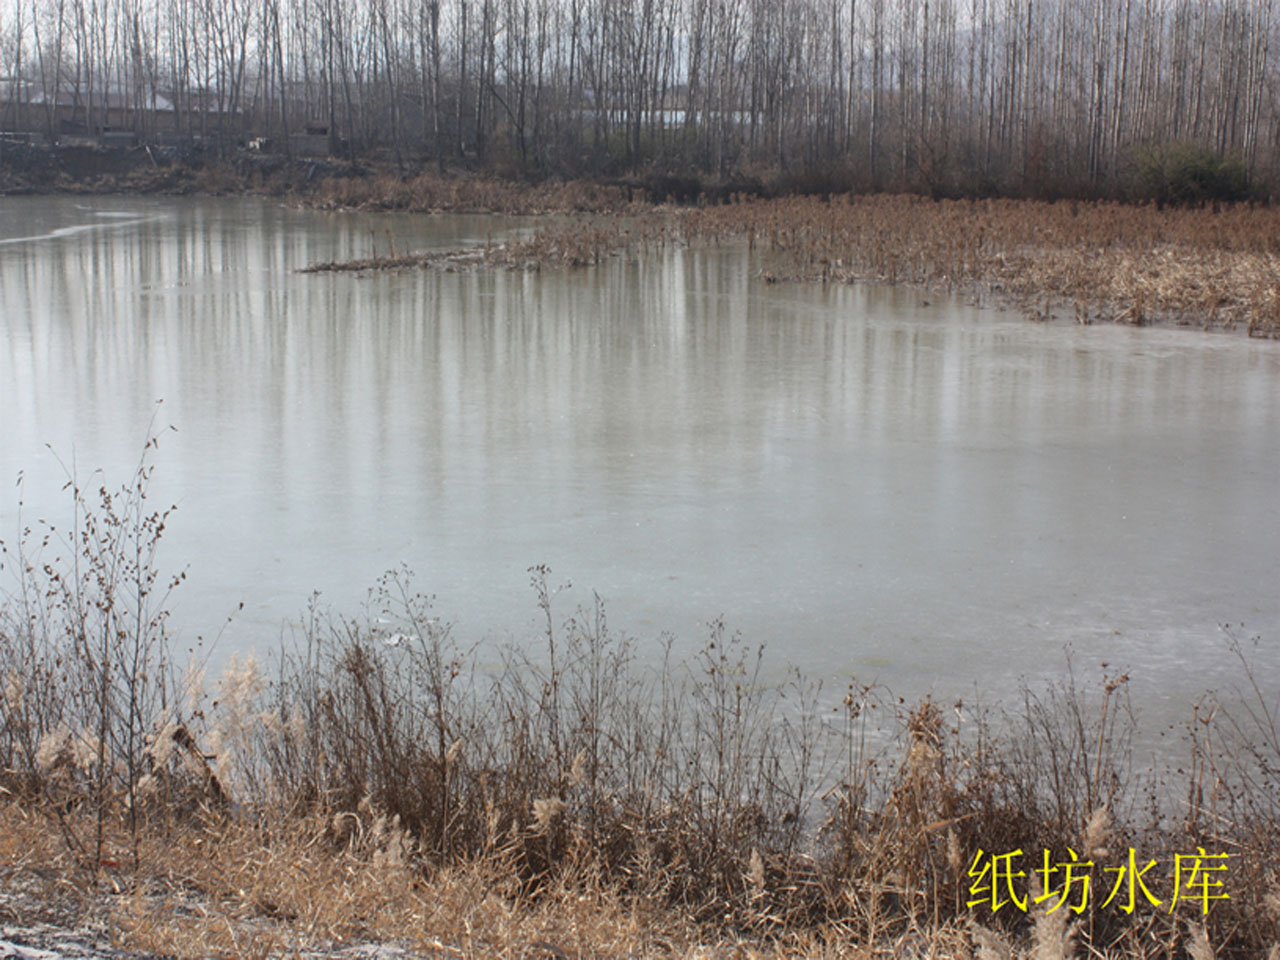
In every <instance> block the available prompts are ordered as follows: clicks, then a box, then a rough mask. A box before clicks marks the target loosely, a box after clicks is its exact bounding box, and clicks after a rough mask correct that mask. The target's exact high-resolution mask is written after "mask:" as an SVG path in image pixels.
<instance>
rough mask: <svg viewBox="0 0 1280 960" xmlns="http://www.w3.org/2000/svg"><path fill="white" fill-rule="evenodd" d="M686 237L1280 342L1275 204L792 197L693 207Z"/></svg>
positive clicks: (873, 276) (800, 276) (1098, 313)
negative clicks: (734, 240) (734, 241)
mask: <svg viewBox="0 0 1280 960" xmlns="http://www.w3.org/2000/svg"><path fill="white" fill-rule="evenodd" d="M683 232H684V235H685V237H686V238H688V239H689V240H691V241H698V240H704V239H710V240H712V241H719V240H722V239H725V238H731V237H745V238H746V239H747V240H748V242H749V243H751V244H752V245H753V246H756V247H758V248H760V249H761V250H762V251H763V266H762V275H763V276H764V278H765V279H767V280H773V281H780V280H785V281H813V280H817V281H824V282H851V281H876V282H888V283H900V282H908V283H919V284H927V285H931V286H941V287H948V288H961V289H973V288H977V289H982V290H987V291H992V292H995V293H997V294H1003V295H1005V296H1007V297H1008V298H1010V299H1011V300H1013V301H1014V302H1016V303H1017V304H1019V305H1021V306H1022V307H1024V308H1025V309H1026V310H1027V312H1028V313H1029V314H1030V315H1032V316H1034V317H1036V318H1039V319H1048V318H1049V317H1050V316H1052V315H1053V314H1054V312H1055V311H1057V312H1059V313H1062V314H1065V315H1066V316H1069V317H1072V318H1074V319H1075V320H1076V321H1078V322H1081V323H1091V322H1094V321H1098V320H1102V321H1119V322H1126V323H1133V324H1146V323H1152V322H1159V321H1172V322H1177V323H1182V324H1192V325H1197V326H1202V327H1206V328H1210V327H1225V328H1234V327H1242V328H1245V329H1247V330H1248V332H1249V334H1250V335H1252V336H1261V337H1274V336H1277V335H1280V211H1277V210H1274V209H1272V208H1269V207H1268V208H1261V207H1256V206H1252V205H1248V204H1237V205H1233V206H1222V205H1213V206H1206V207H1203V208H1199V209H1193V208H1164V209H1161V208H1158V207H1156V206H1132V205H1122V204H1116V203H1081V202H1059V203H1044V202H1039V201H1031V200H940V201H933V200H929V199H926V198H921V197H915V196H872V197H841V198H836V199H834V200H831V201H829V202H827V201H822V200H818V199H816V198H805V197H794V198H787V199H780V200H748V201H745V202H739V203H734V204H729V205H725V206H721V207H708V208H704V209H700V210H697V211H691V212H689V213H688V214H687V215H686V216H685V217H684V219H683Z"/></svg>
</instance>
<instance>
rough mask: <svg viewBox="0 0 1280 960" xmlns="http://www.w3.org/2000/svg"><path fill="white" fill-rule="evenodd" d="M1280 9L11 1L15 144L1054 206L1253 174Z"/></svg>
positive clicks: (6, 101)
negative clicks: (824, 182)
mask: <svg viewBox="0 0 1280 960" xmlns="http://www.w3.org/2000/svg"><path fill="white" fill-rule="evenodd" d="M1276 2H1277V0H0V78H3V81H0V98H2V99H0V128H6V127H7V128H9V129H14V128H15V127H17V126H21V125H23V124H25V125H26V126H28V127H31V126H37V127H38V126H41V125H43V126H44V127H45V128H46V133H47V134H48V135H50V136H53V137H55V138H56V137H57V136H58V135H59V134H60V133H66V132H67V131H69V130H72V129H78V128H83V129H84V130H85V131H93V130H101V129H103V128H105V127H108V126H110V127H113V128H120V127H124V128H126V129H132V130H135V131H137V132H138V133H140V134H142V135H143V136H151V135H154V136H157V137H159V136H161V135H168V136H172V137H177V138H184V137H185V138H188V139H189V140H191V141H196V140H199V141H201V142H205V143H212V144H215V145H222V146H224V147H225V146H227V145H229V144H231V145H233V144H236V143H243V142H244V141H245V139H246V138H248V137H263V138H266V139H267V140H268V141H269V142H270V143H272V144H275V145H277V146H279V148H280V149H286V150H287V149H289V144H290V143H292V142H294V141H296V139H297V136H298V135H300V134H304V133H306V132H308V131H310V133H311V134H312V135H313V136H315V135H322V136H327V137H329V138H330V141H331V143H332V146H333V148H334V149H335V150H337V151H340V152H341V151H347V152H350V153H351V154H352V155H359V154H363V153H365V152H367V151H370V150H379V151H383V152H385V153H387V154H390V155H394V156H395V157H396V158H397V159H399V160H400V161H402V162H410V161H415V162H421V161H422V160H430V161H438V162H441V163H450V164H452V163H468V164H478V165H482V166H489V167H493V168H497V169H499V170H502V171H504V172H510V173H524V174H544V175H545V174H563V175H580V174H596V175H600V174H605V175H622V174H627V173H629V172H632V171H636V170H654V169H658V170H668V171H670V170H682V171H691V172H697V173H700V174H703V175H711V176H713V177H720V178H724V177H730V176H734V175H743V174H744V173H746V174H750V173H751V172H753V171H754V172H756V173H767V174H769V175H774V176H776V175H778V174H780V173H784V174H790V175H793V176H796V177H800V178H803V177H805V176H808V177H818V178H822V177H825V178H827V179H832V180H838V179H840V178H844V179H845V180H847V181H848V183H849V185H851V186H862V187H871V186H877V187H894V186H907V187H914V188H929V189H935V190H951V189H973V188H981V187H986V188H989V189H998V190H1005V191H1017V190H1033V191H1035V190H1039V191H1060V192H1069V191H1095V192H1105V191H1108V190H1114V189H1116V187H1117V186H1118V185H1120V184H1122V183H1123V182H1124V181H1125V179H1126V178H1127V177H1130V176H1132V174H1133V172H1134V169H1135V163H1141V162H1144V161H1142V160H1141V158H1142V157H1146V158H1147V160H1146V161H1145V162H1146V163H1147V165H1148V166H1150V165H1151V160H1150V157H1151V156H1153V155H1158V154H1159V150H1161V149H1166V145H1169V144H1183V145H1194V149H1195V150H1198V151H1200V153H1201V154H1204V153H1205V152H1208V153H1209V154H1211V155H1212V156H1215V157H1218V158H1228V157H1229V158H1231V159H1230V161H1229V162H1231V163H1234V164H1236V165H1237V166H1238V167H1239V168H1241V169H1242V170H1245V171H1247V172H1248V173H1250V174H1252V175H1253V177H1254V179H1255V180H1258V179H1266V178H1269V177H1271V175H1272V174H1273V172H1274V168H1275V165H1276V163H1277V156H1278V155H1280V150H1277V146H1278V145H1280V103H1278V102H1277V97H1278V96H1280V89H1278V83H1277V81H1278V79H1280V78H1278V77H1277V71H1276V66H1275V63H1276V53H1277V50H1278V47H1277V43H1276V42H1275V41H1276V40H1277V28H1278V24H1277V17H1276V11H1275V6H1276ZM68 112H70V116H71V118H72V119H71V120H70V121H68V119H67V118H68ZM1153 149H1154V150H1155V151H1156V154H1152V152H1151V151H1152V150H1153Z"/></svg>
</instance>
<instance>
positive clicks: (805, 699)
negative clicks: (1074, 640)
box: [0, 462, 1280, 960]
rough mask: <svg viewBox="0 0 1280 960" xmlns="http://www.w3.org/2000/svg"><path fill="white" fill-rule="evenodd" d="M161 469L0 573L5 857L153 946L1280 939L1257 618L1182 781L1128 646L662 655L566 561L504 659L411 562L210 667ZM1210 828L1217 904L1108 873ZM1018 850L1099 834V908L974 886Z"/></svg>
mask: <svg viewBox="0 0 1280 960" xmlns="http://www.w3.org/2000/svg"><path fill="white" fill-rule="evenodd" d="M146 478H147V468H146V466H145V462H144V464H143V466H142V467H140V469H139V476H138V477H137V478H135V480H134V481H133V482H131V483H130V484H129V485H127V486H126V487H124V488H123V489H122V490H121V491H119V492H118V493H117V494H109V493H107V492H105V491H104V492H101V493H100V494H99V495H98V497H97V499H96V501H90V500H86V499H85V498H84V497H83V495H82V494H80V493H79V490H78V488H76V487H74V485H73V496H74V497H75V499H76V503H77V504H78V512H77V521H76V527H75V528H74V529H73V530H71V531H68V532H67V534H66V535H65V536H64V535H63V534H62V533H61V532H59V531H44V530H40V529H38V528H37V529H33V530H32V531H31V532H30V533H28V534H26V535H24V536H23V537H22V538H21V539H20V541H19V542H18V543H17V544H14V545H13V546H11V547H6V549H5V553H4V555H3V558H4V563H5V566H6V570H7V571H11V572H12V573H13V574H14V576H15V577H16V582H17V584H18V589H17V591H16V592H15V593H14V594H12V595H11V596H10V597H9V599H8V601H7V602H6V603H5V604H4V605H3V606H0V676H2V677H4V678H5V682H4V690H3V696H2V697H0V771H2V773H0V788H3V790H4V793H5V797H6V801H5V804H4V805H3V806H2V807H0V864H3V867H4V868H5V869H6V870H7V872H8V873H9V874H10V875H13V874H14V873H15V872H24V871H25V872H27V873H33V872H34V871H35V869H36V868H37V867H38V869H39V870H40V871H41V874H40V875H42V876H45V877H46V878H52V879H51V880H50V882H51V883H53V884H55V885H56V886H58V887H59V888H60V889H64V890H68V891H85V890H94V889H96V890H97V891H99V892H100V893H101V892H103V891H105V892H106V894H108V895H109V898H111V899H110V904H111V906H110V909H111V911H112V913H111V918H110V925H111V928H112V929H114V930H117V931H119V934H118V935H119V936H120V938H121V939H122V941H123V942H125V943H128V944H129V945H132V946H135V947H139V948H144V949H150V950H159V951H163V952H165V953H170V954H173V955H175V956H179V957H185V956H196V955H199V956H207V955H208V954H209V953H210V952H214V953H216V954H218V955H222V956H267V955H279V954H281V953H287V952H290V951H293V950H296V949H300V948H301V947H302V946H305V945H311V944H325V943H350V942H353V941H359V940H364V939H388V938H390V939H399V940H405V941H407V942H410V943H412V944H415V945H417V946H418V947H419V948H421V949H424V950H429V951H432V950H434V951H435V952H436V953H437V954H445V955H450V956H452V955H458V956H465V957H479V956H513V957H514V956H528V955H531V954H536V953H537V952H538V951H542V952H544V953H546V954H547V955H556V956H565V957H578V956H596V957H614V956H618V957H621V956H628V955H644V956H672V957H678V956H699V955H708V954H707V953H706V950H707V949H708V946H709V945H712V946H714V947H715V948H716V949H717V950H722V951H724V950H727V951H729V954H728V955H741V956H762V957H769V956H796V955H803V956H828V957H833V958H834V957H855V956H856V957H867V958H871V957H898V956H935V957H957V958H959V957H970V956H972V955H973V951H974V950H976V951H977V955H979V956H1001V955H1010V956H1012V955H1027V954H1029V955H1032V956H1034V957H1036V958H1037V960H1043V958H1046V957H1054V958H1059V957H1061V958H1066V957H1068V956H1072V955H1074V954H1079V955H1084V956H1090V955H1106V956H1117V957H1119V956H1125V957H1145V956H1151V955H1153V952H1152V945H1153V944H1162V945H1164V947H1163V948H1162V949H1164V950H1165V952H1167V951H1168V950H1171V949H1173V948H1174V947H1175V946H1176V945H1182V946H1184V947H1185V948H1187V949H1194V950H1203V949H1204V948H1205V947H1204V945H1205V944H1208V943H1212V944H1214V945H1215V947H1216V950H1217V953H1216V955H1217V956H1220V957H1238V958H1245V957H1250V958H1252V957H1256V956H1264V955H1266V954H1267V952H1268V951H1269V950H1271V949H1272V947H1273V946H1274V945H1275V944H1277V943H1280V909H1277V907H1276V905H1277V903H1280V871H1278V868H1277V863H1280V791H1277V790H1276V789H1275V778H1276V776H1277V774H1278V772H1280V739H1278V738H1277V730H1280V699H1277V697H1276V694H1275V691H1274V690H1271V689H1268V688H1265V687H1263V686H1261V685H1258V684H1256V683H1254V679H1253V678H1256V677H1258V676H1261V675H1262V674H1261V672H1260V671H1257V670H1254V669H1253V668H1252V665H1253V658H1254V657H1255V656H1256V649H1255V647H1256V644H1251V643H1250V642H1248V641H1244V640H1240V639H1237V638H1235V637H1234V636H1232V635H1228V649H1229V651H1230V652H1231V653H1232V654H1233V655H1235V656H1236V657H1237V658H1238V659H1239V662H1240V665H1241V677H1242V678H1243V679H1242V687H1241V691H1240V692H1236V693H1235V694H1234V695H1232V696H1224V697H1223V698H1222V699H1221V700H1213V699H1210V698H1207V697H1206V699H1205V700H1204V701H1203V702H1201V703H1200V704H1196V705H1193V706H1192V707H1191V710H1190V715H1189V720H1188V728H1189V730H1188V737H1187V740H1186V745H1187V747H1188V750H1189V752H1190V755H1189V758H1188V759H1187V760H1185V761H1183V762H1180V763H1178V764H1177V765H1173V766H1170V767H1168V768H1161V769H1160V770H1159V771H1158V773H1159V776H1158V777H1157V778H1154V779H1152V778H1141V777H1139V776H1137V775H1136V774H1135V772H1134V769H1133V768H1132V766H1131V762H1130V750H1129V747H1128V744H1129V743H1130V740H1131V737H1132V734H1133V718H1132V715H1131V713H1130V712H1129V711H1128V710H1127V707H1126V703H1127V702H1126V699H1125V696H1126V690H1127V676H1119V677H1114V676H1105V675H1104V676H1103V677H1101V678H1100V680H1098V681H1096V682H1092V683H1086V682H1083V681H1077V680H1076V679H1075V675H1074V672H1073V671H1071V670H1070V669H1069V670H1068V671H1067V673H1066V675H1065V677H1064V679H1063V680H1062V681H1061V683H1060V684H1058V685H1057V686H1055V687H1053V688H1050V689H1045V690H1025V691H1024V692H1023V696H1022V699H1021V703H1020V704H1019V705H1018V706H1017V707H1012V706H1011V707H1010V712H1009V713H1008V714H1001V713H993V712H985V713H984V712H977V713H975V712H973V711H972V710H966V709H965V708H963V707H961V706H960V705H957V707H956V708H955V709H954V710H947V711H944V710H942V709H941V708H940V707H939V706H938V705H936V704H934V703H932V702H931V701H929V700H925V701H924V702H922V703H920V704H918V705H916V706H915V707H914V708H912V709H909V710H908V709H906V708H905V706H904V705H900V704H898V703H896V702H895V701H893V700H892V699H890V698H887V697H884V696H882V691H878V690H876V689H874V688H868V687H863V686H859V685H856V684H851V685H850V687H849V688H848V689H847V690H846V691H845V692H844V695H843V696H839V697H831V696H829V695H827V694H825V693H824V692H823V691H822V690H821V688H820V687H818V686H817V685H816V684H813V683H810V682H808V681H806V680H805V679H804V678H803V677H799V676H792V677H791V678H790V679H789V680H788V681H787V682H786V683H784V684H781V685H777V686H773V685H769V684H765V683H763V682H761V676H762V663H763V653H762V651H760V650H757V649H753V648H751V647H750V646H748V645H747V644H746V643H745V642H744V641H743V640H742V638H740V637H738V636H735V635H733V634H731V633H729V632H728V631H727V630H725V629H724V627H723V626H722V625H719V624H716V625H713V626H712V627H711V629H710V631H709V633H708V635H707V637H706V639H705V642H704V644H703V646H702V648H701V650H700V651H699V652H698V653H697V654H696V655H694V656H693V657H692V658H690V659H689V660H688V661H685V662H675V661H673V660H671V659H670V658H669V657H668V658H667V659H664V660H662V661H660V662H654V660H653V658H652V656H647V657H646V658H645V660H644V661H643V662H640V661H637V659H636V658H635V657H634V655H633V649H632V646H631V644H630V643H629V642H628V641H627V640H626V638H624V637H622V636H620V635H618V634H617V633H616V632H615V631H613V630H612V629H611V628H610V627H609V625H608V623H607V621H606V619H605V615H604V610H603V608H601V607H599V606H597V607H596V608H594V609H590V610H586V611H577V612H575V613H574V614H573V615H572V616H570V617H568V618H564V619H562V618H561V616H560V615H559V613H558V612H557V611H555V610H554V609H553V601H554V597H555V594H556V590H555V589H554V587H553V585H552V583H551V581H550V579H549V571H548V570H546V569H544V568H535V569H533V570H531V571H530V574H531V585H532V587H533V590H534V594H535V597H536V602H537V606H538V609H539V611H540V613H541V616H542V622H543V624H544V628H543V633H542V636H541V638H540V641H539V643H538V644H535V645H534V646H533V647H528V646H513V647H509V648H505V649H503V650H502V651H500V653H501V657H502V664H501V667H500V668H498V669H496V670H495V669H486V670H484V671H477V670H473V669H472V666H471V663H472V657H471V656H470V650H469V648H468V647H467V646H465V645H463V644H461V643H459V642H458V640H457V639H456V638H455V637H453V635H452V632H451V630H450V629H449V627H448V626H447V625H446V624H441V623H440V622H439V621H438V620H437V619H436V618H435V616H434V615H433V612H432V607H431V603H430V601H429V600H428V599H427V598H425V597H422V596H420V595H418V594H416V593H415V592H414V591H413V588H412V583H411V578H410V577H409V575H408V574H407V573H404V572H399V573H393V574H389V575H388V576H387V577H385V578H384V579H383V580H382V581H381V582H380V584H379V585H378V587H377V588H376V589H375V590H374V591H373V592H372V594H371V596H370V602H369V605H368V608H367V610H366V611H364V612H363V613H362V614H361V615H359V616H357V617H355V618H344V617H339V616H330V615H325V614H324V613H323V612H322V611H319V610H313V611H312V613H311V616H310V617H309V618H308V621H307V623H306V626H305V629H304V632H303V635H302V637H301V638H299V639H300V641H301V642H300V643H299V645H298V646H296V647H292V648H290V649H288V650H287V651H283V652H282V653H281V656H280V658H279V662H278V664H277V666H276V668H275V669H274V670H273V671H272V675H271V678H270V679H268V677H267V676H266V675H265V674H264V673H263V672H262V670H261V669H260V668H259V666H258V665H257V663H256V661H254V660H253V659H252V658H249V659H245V660H238V659H234V658H233V660H232V661H231V663H230V664H229V665H228V667H227V669H226V671H225V673H224V675H223V676H222V677H221V678H220V679H219V680H218V682H217V683H216V684H204V683H202V682H201V681H200V679H199V678H198V677H192V678H187V679H186V680H180V679H179V678H177V677H175V675H174V672H173V670H172V668H171V665H170V664H169V661H168V659H167V646H166V634H165V632H164V617H163V613H162V611H160V612H157V607H156V603H158V600H159V598H160V594H161V593H162V590H160V587H161V586H162V585H163V584H165V583H166V582H167V580H166V578H164V577H162V576H160V575H159V573H158V571H157V568H156V566H155V564H154V555H155V549H154V548H155V546H156V543H157V542H158V540H159V537H160V535H161V531H162V529H163V525H164V517H165V516H166V514H164V513H155V512H152V511H149V510H148V509H147V508H146V507H145V502H146V499H147V483H146ZM491 655H492V652H491V653H490V654H489V655H486V659H491ZM962 721H963V722H962ZM1184 798H1186V802H1185V804H1184V803H1183V800H1184ZM1197 847H1205V848H1206V849H1207V850H1208V851H1209V852H1210V853H1211V854H1212V853H1218V852H1228V853H1230V854H1232V860H1231V866H1230V868H1229V869H1228V870H1227V871H1226V872H1225V873H1224V874H1223V875H1222V879H1223V882H1224V884H1225V886H1224V887H1223V888H1222V889H1223V891H1224V892H1226V893H1228V894H1229V898H1228V899H1221V900H1216V901H1214V902H1213V903H1212V904H1211V905H1210V909H1209V910H1208V912H1207V914H1205V913H1203V912H1202V911H1201V910H1200V904H1199V903H1198V902H1197V901H1196V900H1194V899H1191V900H1185V899H1184V901H1183V903H1181V904H1179V906H1178V908H1177V909H1176V910H1172V911H1171V910H1168V909H1165V908H1154V907H1149V906H1148V905H1147V904H1145V903H1144V902H1141V901H1140V902H1139V904H1138V909H1137V910H1136V911H1134V912H1133V913H1132V914H1127V913H1125V912H1123V911H1121V910H1119V909H1117V908H1116V907H1114V906H1113V907H1111V908H1102V907H1101V906H1100V905H1099V903H1098V901H1099V900H1100V898H1102V897H1103V896H1105V893H1106V891H1105V890H1103V889H1101V888H1102V887H1103V886H1104V885H1105V881H1106V880H1108V879H1110V873H1109V872H1106V871H1117V870H1122V869H1123V868H1124V867H1125V865H1126V863H1127V862H1128V857H1129V855H1130V854H1129V851H1130V850H1131V849H1133V850H1136V851H1138V856H1140V857H1141V858H1142V859H1143V861H1145V860H1146V859H1148V858H1152V859H1156V860H1158V867H1157V868H1155V869H1153V870H1152V871H1151V872H1150V873H1148V874H1147V875H1146V882H1147V883H1148V884H1150V885H1151V886H1152V888H1153V889H1156V890H1159V891H1162V892H1163V896H1162V898H1163V899H1165V900H1166V902H1167V901H1168V899H1169V886H1170V884H1171V883H1172V881H1173V871H1174V865H1175V856H1176V855H1177V854H1184V855H1185V854H1190V853H1193V852H1194V851H1195V849H1196V848H1197ZM1018 848H1021V849H1022V850H1024V851H1027V852H1028V854H1029V856H1030V859H1029V861H1028V862H1026V863H1025V864H1024V868H1025V869H1026V870H1027V876H1028V880H1027V883H1028V884H1030V883H1031V880H1030V879H1029V878H1030V876H1031V872H1032V871H1034V869H1035V867H1036V865H1037V863H1038V861H1039V856H1038V855H1037V854H1038V853H1039V852H1041V851H1045V850H1047V851H1050V853H1051V855H1052V856H1053V858H1054V860H1055V862H1059V863H1061V862H1064V861H1065V860H1066V859H1067V857H1068V855H1069V851H1070V850H1075V851H1077V852H1078V853H1080V854H1081V859H1089V860H1092V861H1093V862H1094V874H1093V875H1094V883H1095V888H1094V889H1095V893H1094V898H1095V899H1094V901H1093V902H1092V905H1091V906H1090V908H1089V910H1088V911H1087V912H1086V913H1084V914H1083V915H1082V916H1081V917H1079V918H1078V919H1077V918H1076V917H1075V916H1074V915H1072V916H1070V917H1068V916H1067V915H1066V911H1067V907H1065V906H1064V907H1061V908H1059V910H1057V911H1055V912H1053V913H1050V912H1049V910H1048V908H1047V906H1044V907H1034V906H1032V907H1031V909H1029V910H1028V911H1026V912H1022V911H1018V910H1015V909H1007V910H1005V911H1003V912H1001V913H998V914H993V913H992V912H991V911H990V910H984V909H982V908H980V907H979V908H971V907H969V906H968V902H969V901H970V900H971V899H973V898H974V897H975V896H977V897H978V899H982V896H981V894H980V893H978V892H976V891H975V889H974V887H975V884H974V880H973V877H972V874H971V873H970V869H971V866H970V865H971V864H974V863H975V862H976V858H977V852H978V851H979V850H980V849H981V850H985V851H987V852H988V853H997V852H1001V853H1008V852H1011V851H1013V850H1015V849H1018ZM1073 859H1074V857H1073ZM1027 894H1028V895H1029V894H1030V891H1027ZM1029 899H1032V900H1033V899H1034V897H1033V896H1029ZM1188 924H1195V925H1196V926H1192V927H1189V926H1188ZM1188 938H1190V939H1188ZM539 944H541V945H549V946H538V945H539ZM735 951H736V953H735ZM716 955H724V954H723V953H720V954H716Z"/></svg>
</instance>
